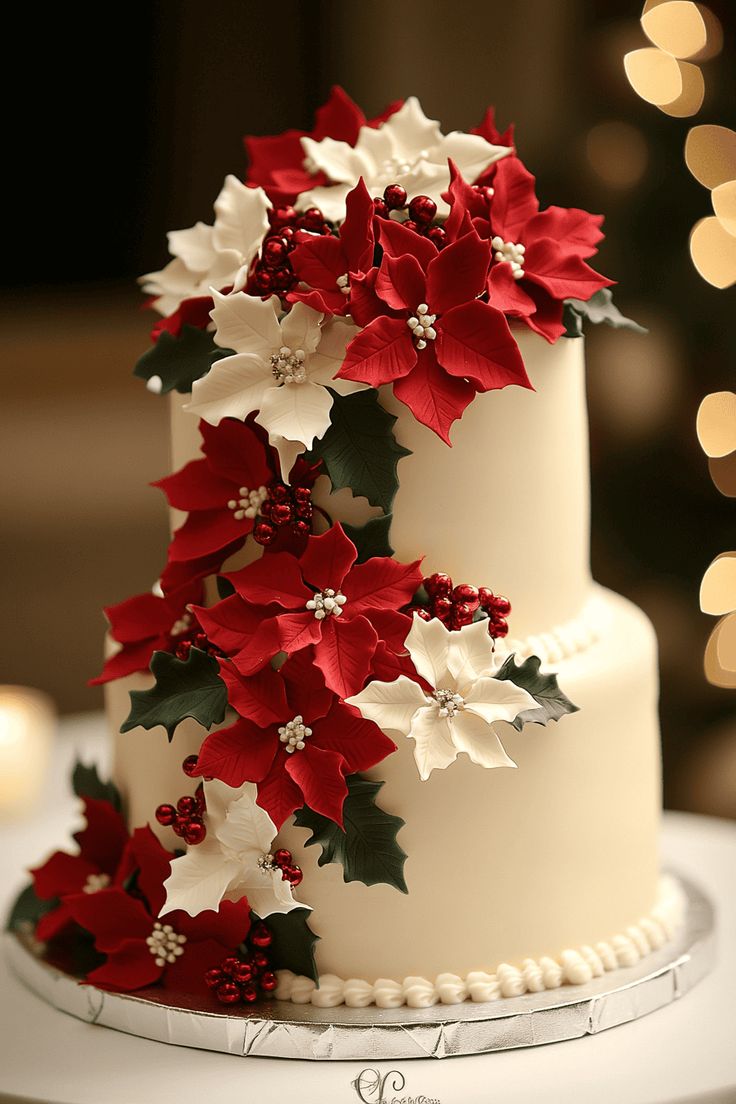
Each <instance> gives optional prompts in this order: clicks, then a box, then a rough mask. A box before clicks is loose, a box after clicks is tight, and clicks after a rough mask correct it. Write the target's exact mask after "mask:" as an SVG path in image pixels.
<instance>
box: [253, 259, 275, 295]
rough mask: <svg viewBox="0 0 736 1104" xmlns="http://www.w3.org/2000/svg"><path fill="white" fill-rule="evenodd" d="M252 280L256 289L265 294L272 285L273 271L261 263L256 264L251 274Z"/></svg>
mask: <svg viewBox="0 0 736 1104" xmlns="http://www.w3.org/2000/svg"><path fill="white" fill-rule="evenodd" d="M253 282H254V284H255V287H256V291H260V292H261V294H262V295H267V294H268V292H269V291H270V290H271V288H272V287H273V273H271V272H269V271H268V270H267V269H265V268H263V266H262V265H257V266H256V270H255V273H254V275H253Z"/></svg>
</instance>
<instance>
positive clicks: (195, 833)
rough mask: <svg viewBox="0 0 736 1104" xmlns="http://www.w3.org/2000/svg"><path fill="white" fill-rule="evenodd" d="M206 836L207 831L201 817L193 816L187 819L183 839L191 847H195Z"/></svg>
mask: <svg viewBox="0 0 736 1104" xmlns="http://www.w3.org/2000/svg"><path fill="white" fill-rule="evenodd" d="M206 835H207V829H206V828H205V826H204V821H203V820H202V818H201V817H198V816H193V817H190V818H189V823H188V824H187V826H186V828H185V829H184V839H185V840H186V842H187V843H188V844H190V845H191V846H192V847H196V845H197V844H198V843H201V842H202V840H203V839H204V838H205V836H206Z"/></svg>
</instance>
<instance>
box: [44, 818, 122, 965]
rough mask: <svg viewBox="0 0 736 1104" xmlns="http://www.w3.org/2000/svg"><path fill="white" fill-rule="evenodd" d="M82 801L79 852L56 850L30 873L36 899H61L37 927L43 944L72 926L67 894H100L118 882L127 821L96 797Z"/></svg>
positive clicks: (77, 840) (77, 834) (77, 837)
mask: <svg viewBox="0 0 736 1104" xmlns="http://www.w3.org/2000/svg"><path fill="white" fill-rule="evenodd" d="M83 801H84V819H85V820H86V822H87V824H86V827H85V828H83V829H82V831H81V832H76V833H75V835H74V839H75V840H76V842H77V845H78V846H79V853H78V854H77V855H70V854H69V853H68V852H66V851H55V852H54V853H53V855H51V857H50V858H48V859H47V860H46V862H45V863H44V864H43V865H42V866H38V867H36V869H35V870H31V872H30V873H31V876H32V877H33V887H34V889H35V891H36V896H37V897H40V898H41V900H43V901H50V900H53V898H55V897H56V898H60V901H59V904H58V906H57V907H56V908H54V909H52V910H51V911H50V912H47V913H46V914H45V915H44V916H42V917H41V919H40V920H39V922H38V924H37V925H36V938H37V939H40V940H42V941H43V942H44V943H45V942H47V941H48V940H50V939H54V938H55V937H56V936H58V935H60V934H61V933H62V932H63V931H65V929H66V928H68V926H69V925H70V924H71V923H73V917H72V915H71V913H70V911H69V908H68V906H67V904H66V902H65V901H64V897H65V896H66V895H67V894H72V893H87V894H90V893H97V892H99V891H100V890H102V889H105V888H106V887H107V886H109V885H111V884H112V883H113V882H114V881H115V880H116V875H117V872H118V869H119V867H120V861H121V859H122V856H123V850H124V848H125V845H126V844H127V842H128V829H127V828H126V825H125V821H124V820H123V818H122V817H121V815H120V813H119V812H118V811H117V809H115V808H114V807H113V806H112V805H111V804H110V802H109V801H101V800H99V799H97V798H94V797H85V798H83Z"/></svg>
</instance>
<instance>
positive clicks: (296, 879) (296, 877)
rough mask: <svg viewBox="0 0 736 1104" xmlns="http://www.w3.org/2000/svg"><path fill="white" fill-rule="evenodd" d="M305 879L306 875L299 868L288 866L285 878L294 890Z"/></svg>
mask: <svg viewBox="0 0 736 1104" xmlns="http://www.w3.org/2000/svg"><path fill="white" fill-rule="evenodd" d="M303 877H304V875H303V873H302V871H301V869H300V868H299V867H298V866H287V868H286V870H285V871H284V878H285V879H286V881H287V882H288V883H289V885H291V886H293V887H294V888H296V886H298V885H299V884H300V882H301V880H302V878H303Z"/></svg>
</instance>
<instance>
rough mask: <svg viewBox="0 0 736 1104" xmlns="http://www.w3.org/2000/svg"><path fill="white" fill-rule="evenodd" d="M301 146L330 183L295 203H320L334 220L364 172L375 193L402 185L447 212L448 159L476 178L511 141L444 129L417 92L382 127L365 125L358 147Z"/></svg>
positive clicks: (307, 142)
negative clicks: (493, 140)
mask: <svg viewBox="0 0 736 1104" xmlns="http://www.w3.org/2000/svg"><path fill="white" fill-rule="evenodd" d="M302 148H303V149H304V153H305V155H306V160H305V165H306V166H307V167H308V168H309V169H310V170H311V171H312V172H324V173H325V174H326V175H327V176H328V177H329V179H330V180H331V181H332V184H328V185H325V186H324V187H320V188H312V189H311V190H310V191H307V192H304V193H302V195H300V196H299V199H298V200H297V207H299V208H301V209H304V208H306V207H312V206H315V207H319V209H320V210H321V211H322V213H323V215H324V216H325V218H327V219H330V220H331V221H333V222H341V221H342V219H344V218H345V197H346V196H347V194H348V192H349V191H350V189H351V188H354V187H355V185H356V184H357V182H358V180H359V178H360V177H361V176H362V177H363V179H364V180H365V184H366V187H367V188H368V191H369V192H370V194H371V195H381V194H382V192H383V189H384V188H385V187H386V185H387V184H401V186H402V187H403V188H405V189H406V191H407V194H408V195H409V197H410V198H413V197H414V196H416V195H428V196H430V197H431V198H432V199H433V200H434V201H435V203H436V204H437V212H438V214H439V215H440V216H446V215H447V214H448V213H449V210H450V209H449V207H448V205H447V204H446V203H445V201H444V200H443V199H442V193H443V192H445V191H447V189H448V187H449V186H450V170H449V168H448V165H447V161H448V158H450V159H452V160H453V161H454V162H455V164H456V165H457V167H458V168H459V170H460V172H461V173H462V175H463V177H464V178H465V180H468V181H471V182H472V181H473V180H476V179H477V178H478V177H479V176H480V174H481V173H482V172H483V170H484V169H486V168H488V166H489V165H490V164H491V163H492V162H493V161H497V160H498V159H499V158H500V157H506V156H507V154H509V153H511V147H510V146H494V145H491V143H490V142H487V141H486V140H485V138H481V136H480V135H479V134H463V133H461V132H460V131H457V130H454V131H452V133H451V134H443V133H442V131H441V130H440V127H439V123H437V122H436V121H435V120H433V119H428V118H427V117H426V115H425V114H424V112H423V111H422V107H421V104H420V103H419V100H418V99H417V98H416V96H410V97H409V99H408V100H407V101H406V102H405V104H404V105H403V107H401V108H400V109H399V110H398V111H397V112H396V113H395V114H394V115H391V116H390V118H389V119H387V121H386V122H385V123H383V124H382V125H381V126H380V127H369V126H364V127H361V128H360V133H359V135H358V141H357V142H356V144H355V146H354V147H353V146H350V145H348V143H347V142H336V141H335V139H334V138H323V139H322V141H321V142H317V141H315V140H314V139H313V138H302Z"/></svg>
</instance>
